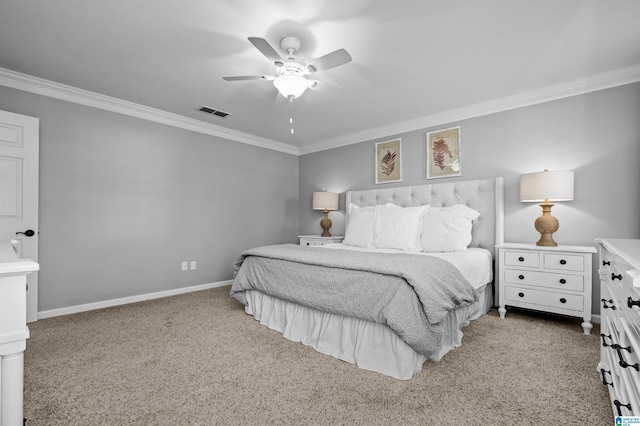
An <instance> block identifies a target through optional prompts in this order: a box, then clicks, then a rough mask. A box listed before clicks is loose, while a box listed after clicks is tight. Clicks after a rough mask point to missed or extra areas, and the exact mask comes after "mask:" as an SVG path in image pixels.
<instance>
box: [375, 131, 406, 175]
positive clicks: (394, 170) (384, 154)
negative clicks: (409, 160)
mask: <svg viewBox="0 0 640 426" xmlns="http://www.w3.org/2000/svg"><path fill="white" fill-rule="evenodd" d="M400 181H402V140H401V139H394V140H391V141H385V142H378V143H376V183H377V184H378V183H390V182H400Z"/></svg>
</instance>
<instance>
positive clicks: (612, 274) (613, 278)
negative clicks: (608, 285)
mask: <svg viewBox="0 0 640 426" xmlns="http://www.w3.org/2000/svg"><path fill="white" fill-rule="evenodd" d="M614 280H622V274H618V275H616V274H614V273H613V272H612V273H611V281H614Z"/></svg>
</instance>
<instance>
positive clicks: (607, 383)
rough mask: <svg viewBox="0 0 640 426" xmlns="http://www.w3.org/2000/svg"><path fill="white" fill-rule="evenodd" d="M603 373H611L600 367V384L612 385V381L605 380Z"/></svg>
mask: <svg viewBox="0 0 640 426" xmlns="http://www.w3.org/2000/svg"><path fill="white" fill-rule="evenodd" d="M605 373H606V374H609V375H611V371H607V370H605V369H604V368H601V369H600V374H602V384H603V385H609V386H611V387H613V382H607V379H606V378H605V377H604V375H605Z"/></svg>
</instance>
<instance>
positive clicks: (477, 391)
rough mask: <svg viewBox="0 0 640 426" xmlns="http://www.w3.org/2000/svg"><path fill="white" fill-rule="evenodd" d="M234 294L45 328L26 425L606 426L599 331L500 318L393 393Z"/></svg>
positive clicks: (136, 307) (209, 294)
mask: <svg viewBox="0 0 640 426" xmlns="http://www.w3.org/2000/svg"><path fill="white" fill-rule="evenodd" d="M228 292H229V287H223V288H218V289H212V290H207V291H201V292H197V293H191V294H186V295H181V296H175V297H170V298H166V299H158V300H154V301H148V302H142V303H136V304H132V305H126V306H121V307H115V308H108V309H102V310H97V311H92V312H85V313H81V314H75V315H69V316H64V317H57V318H50V319H45V320H40V321H38V322H37V323H34V324H31V325H30V330H31V338H30V339H29V340H28V342H27V351H26V354H25V417H26V418H27V424H28V425H34V426H35V425H217V424H220V425H223V424H224V425H231V424H254V425H257V424H290V425H299V424H327V425H329V424H363V425H374V424H388V425H396V424H397V425H406V424H424V425H461V424H464V425H514V424H518V425H610V424H613V415H612V412H611V407H610V404H609V399H608V394H607V389H606V387H605V386H603V385H602V384H601V383H600V381H599V378H598V374H597V373H596V366H597V363H598V358H599V337H598V336H599V328H598V327H597V325H596V327H595V328H594V330H593V334H592V335H591V336H585V335H584V334H582V328H581V327H580V322H581V321H580V320H579V319H570V318H564V317H557V316H545V315H542V314H536V313H527V312H523V311H510V312H509V313H508V314H507V318H506V319H504V320H500V319H499V318H498V315H497V313H496V312H495V311H492V312H491V313H489V314H488V315H484V316H483V317H481V318H480V319H479V320H477V321H475V322H473V323H472V324H471V325H469V326H467V327H465V328H464V329H463V331H464V332H465V336H464V339H463V346H462V347H460V348H457V349H455V350H454V351H452V352H450V353H449V354H447V355H446V356H445V357H444V359H443V360H442V361H440V362H436V363H434V362H427V363H425V365H424V368H423V371H422V373H420V374H418V375H416V376H414V378H413V379H412V380H410V381H399V380H395V379H392V378H388V377H386V376H382V375H380V374H377V373H373V372H369V371H365V370H361V369H358V368H357V367H355V366H352V365H350V364H347V363H344V362H342V361H338V360H336V359H334V358H332V357H329V356H326V355H322V354H319V353H317V352H315V351H314V350H313V349H311V348H308V347H306V346H304V345H302V344H300V343H294V342H290V341H288V340H286V339H284V338H283V337H282V336H281V335H280V334H279V333H277V332H274V331H271V330H269V329H267V328H265V327H263V326H260V325H259V324H258V322H257V321H255V320H254V319H253V318H252V317H250V316H249V315H246V314H245V313H244V310H243V308H242V306H241V305H240V304H239V303H237V302H236V301H235V300H233V299H231V298H229V297H228Z"/></svg>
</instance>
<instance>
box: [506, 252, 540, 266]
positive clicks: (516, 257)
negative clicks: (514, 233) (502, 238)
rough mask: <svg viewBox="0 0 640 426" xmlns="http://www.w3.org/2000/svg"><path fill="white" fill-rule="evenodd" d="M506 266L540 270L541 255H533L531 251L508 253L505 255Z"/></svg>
mask: <svg viewBox="0 0 640 426" xmlns="http://www.w3.org/2000/svg"><path fill="white" fill-rule="evenodd" d="M504 264H505V265H507V266H526V267H529V268H538V267H539V266H540V253H532V252H529V251H507V252H505V253H504Z"/></svg>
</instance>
